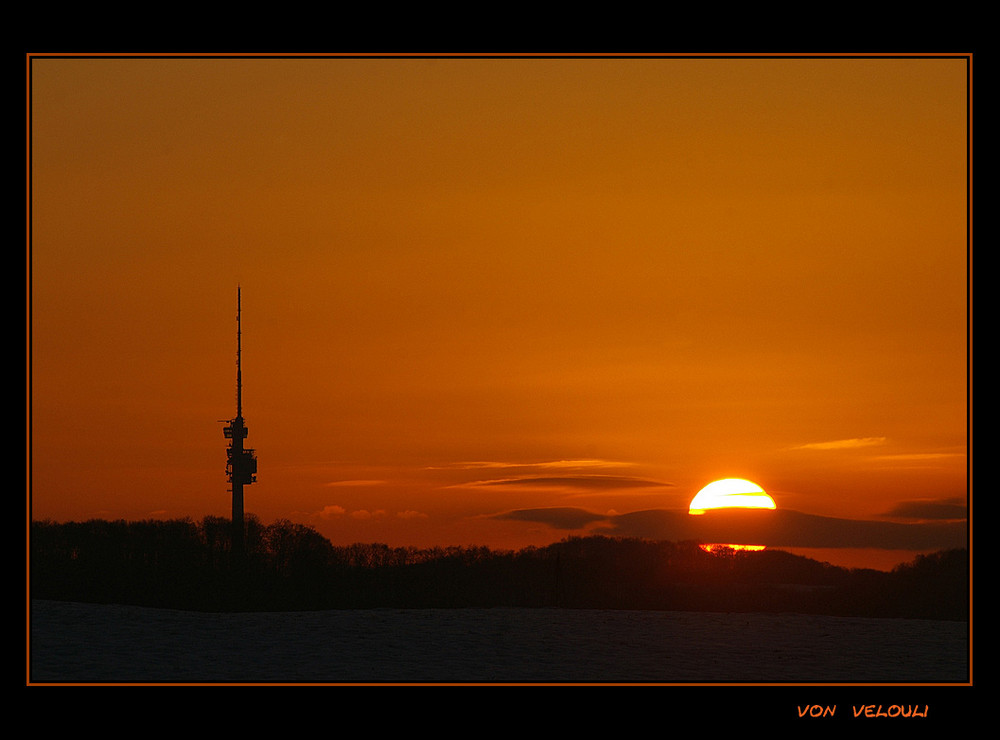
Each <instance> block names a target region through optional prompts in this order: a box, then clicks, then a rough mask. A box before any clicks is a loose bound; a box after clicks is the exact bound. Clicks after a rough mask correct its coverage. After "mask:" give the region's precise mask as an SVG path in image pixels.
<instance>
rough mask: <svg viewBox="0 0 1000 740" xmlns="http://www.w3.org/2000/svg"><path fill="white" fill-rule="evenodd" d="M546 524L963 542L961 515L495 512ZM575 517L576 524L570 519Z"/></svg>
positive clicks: (831, 544)
mask: <svg viewBox="0 0 1000 740" xmlns="http://www.w3.org/2000/svg"><path fill="white" fill-rule="evenodd" d="M498 518H503V519H517V520H521V521H532V522H538V523H544V524H549V525H550V526H553V527H556V528H558V529H584V528H585V527H592V525H595V524H600V525H601V527H602V531H604V532H606V533H608V534H612V535H615V536H622V537H641V538H646V539H662V540H673V541H675V542H681V541H686V540H695V541H698V542H734V543H744V544H755V545H766V546H769V547H810V548H840V547H843V548H878V549H886V550H914V551H916V550H932V549H947V548H957V547H966V546H967V542H968V538H967V532H966V525H965V522H964V521H950V520H947V521H946V520H939V521H930V522H926V521H925V522H919V523H909V524H904V523H899V522H883V521H862V520H853V519H838V518H834V517H823V516H816V515H812V514H803V513H801V512H797V511H790V510H787V509H779V510H770V509H726V510H719V511H709V512H706V513H705V514H703V515H701V516H691V515H690V514H688V512H687V511H686V510H666V509H650V510H646V511H635V512H630V513H627V514H615V515H599V514H595V513H593V512H588V511H586V510H584V509H574V508H561V509H521V510H518V511H512V512H507V513H505V514H501V515H498ZM574 522H577V523H578V526H576V527H574V526H572V524H573V523H574Z"/></svg>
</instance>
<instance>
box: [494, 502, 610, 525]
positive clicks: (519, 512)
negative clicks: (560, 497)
mask: <svg viewBox="0 0 1000 740" xmlns="http://www.w3.org/2000/svg"><path fill="white" fill-rule="evenodd" d="M494 518H495V519H509V520H515V521H522V522H537V523H541V524H547V525H549V526H550V527H553V528H555V529H567V530H570V529H583V528H584V527H587V526H588V525H591V524H594V523H595V522H602V521H606V520H607V517H606V516H605V515H603V514H595V513H593V512H590V511H587V510H586V509H579V508H576V507H573V506H553V507H549V508H541V509H516V510H514V511H508V512H504V513H503V514H497V515H496V516H495V517H494Z"/></svg>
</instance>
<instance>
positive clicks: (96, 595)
mask: <svg viewBox="0 0 1000 740" xmlns="http://www.w3.org/2000/svg"><path fill="white" fill-rule="evenodd" d="M246 525H247V535H246V543H245V555H244V556H243V557H242V558H240V559H236V558H234V556H233V552H232V550H231V540H230V533H231V525H230V521H229V520H228V519H224V518H220V517H206V518H204V519H203V520H201V521H200V522H195V521H192V520H190V519H176V520H144V521H132V522H126V521H123V520H119V521H107V520H101V519H94V520H89V521H84V522H64V523H57V522H52V521H47V520H46V521H37V522H32V523H31V528H30V541H29V544H30V547H29V557H30V560H29V578H30V582H29V588H30V595H31V597H32V598H39V599H53V600H62V601H81V602H92V603H121V604H133V605H141V606H152V607H161V608H174V609H187V610H198V611H248V610H250V611H276V610H317V609H350V608H380V607H381V608H458V607H566V608H600V609H664V610H698V611H730V612H740V611H758V612H796V613H813V614H832V615H844V616H874V617H909V618H928V619H949V620H965V619H968V613H969V612H968V609H969V562H968V552H967V551H966V550H964V549H963V550H947V551H941V552H937V553H934V554H931V555H922V556H918V557H916V558H915V559H914V560H913V561H911V562H910V563H906V564H902V565H899V566H897V567H896V568H894V569H893V570H892V571H891V572H884V571H878V570H871V569H854V568H851V569H849V568H842V567H837V566H833V565H830V564H829V563H822V562H818V561H816V560H812V559H809V558H805V557H802V556H797V555H793V554H791V553H788V552H784V551H781V550H763V551H757V552H748V551H737V550H731V549H724V550H722V551H721V552H718V551H714V552H712V553H708V552H705V551H704V550H702V549H701V548H700V547H699V545H698V544H697V543H695V542H670V541H653V540H644V539H636V538H619V537H605V536H588V537H571V538H568V539H565V540H562V541H561V542H557V543H555V544H552V545H548V546H545V547H528V548H525V549H522V550H518V551H508V550H493V549H490V548H487V547H475V546H453V547H433V548H415V547H390V546H388V545H385V544H380V543H369V544H362V543H357V544H353V545H348V546H334V545H333V544H332V543H331V542H330V541H329V540H328V539H326V538H325V537H324V536H323V535H321V534H320V533H319V532H317V531H316V530H315V529H313V528H312V527H309V526H306V525H303V524H296V523H293V522H290V521H287V520H280V521H277V522H274V523H272V524H269V525H264V524H262V523H261V522H260V521H259V520H258V519H257V518H256V517H254V516H252V515H251V516H248V517H247V519H246Z"/></svg>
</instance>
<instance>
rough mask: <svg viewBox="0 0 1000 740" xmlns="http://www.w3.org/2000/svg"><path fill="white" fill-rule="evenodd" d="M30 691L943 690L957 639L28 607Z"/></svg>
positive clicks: (721, 623)
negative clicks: (60, 687)
mask: <svg viewBox="0 0 1000 740" xmlns="http://www.w3.org/2000/svg"><path fill="white" fill-rule="evenodd" d="M29 616H30V632H29V656H30V663H29V681H30V682H31V683H48V682H72V683H105V682H114V683H118V682H144V683H148V682H152V683H161V682H166V683H201V682H224V683H237V682H254V683H278V682H281V683H285V682H294V683H367V682H379V683H403V682H419V683H436V682H445V683H465V682H487V683H504V682H517V683H523V682H543V683H564V682H570V683H580V682H592V683H618V682H652V683H695V682H724V683H762V682H764V683H801V682H810V683H813V682H818V683H840V682H850V683H881V682H890V683H910V682H929V683H951V682H959V683H961V682H965V681H967V680H968V625H966V624H965V623H959V622H939V621H931V620H913V619H863V618H849V617H826V616H806V615H792V614H737V613H731V614H716V613H705V612H663V611H613V610H569V609H415V610H402V609H372V610H354V611H322V612H279V613H246V614H205V613H198V612H184V611H172V610H167V609H147V608H142V607H132V606H102V605H92V604H76V603H62V602H51V601H33V602H31V604H30V615H29Z"/></svg>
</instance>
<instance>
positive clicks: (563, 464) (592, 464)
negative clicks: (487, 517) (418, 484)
mask: <svg viewBox="0 0 1000 740" xmlns="http://www.w3.org/2000/svg"><path fill="white" fill-rule="evenodd" d="M634 464H635V463H629V462H618V461H614V460H550V461H547V462H533V463H525V462H498V461H490V460H484V461H473V462H457V463H452V464H450V465H441V466H434V467H430V468H428V469H429V470H482V469H489V468H529V469H530V468H552V469H562V468H623V467H631V466H633V465H634Z"/></svg>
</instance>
